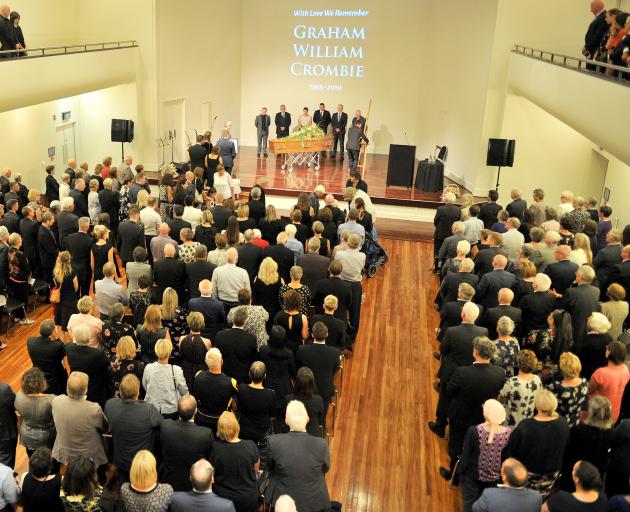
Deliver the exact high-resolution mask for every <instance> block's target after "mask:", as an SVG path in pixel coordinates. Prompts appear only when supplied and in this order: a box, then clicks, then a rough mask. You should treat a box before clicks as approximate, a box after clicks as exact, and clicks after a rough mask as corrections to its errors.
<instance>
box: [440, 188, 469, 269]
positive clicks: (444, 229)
mask: <svg viewBox="0 0 630 512" xmlns="http://www.w3.org/2000/svg"><path fill="white" fill-rule="evenodd" d="M455 200H456V197H455V194H453V193H452V192H447V193H446V194H444V204H443V205H442V206H438V208H437V209H436V210H435V217H433V225H434V226H435V232H434V233H433V257H434V258H435V271H436V272H437V270H438V259H437V258H438V254H439V253H440V251H441V248H442V243H443V242H444V240H446V239H447V238H448V237H449V236H451V235H452V234H454V233H453V230H452V228H453V223H454V222H457V221H459V220H460V219H461V217H462V212H461V210H460V209H459V206H457V205H456V204H454V203H455ZM461 233H462V235H463V233H464V229H463V226H462V230H461ZM440 258H441V256H440Z"/></svg>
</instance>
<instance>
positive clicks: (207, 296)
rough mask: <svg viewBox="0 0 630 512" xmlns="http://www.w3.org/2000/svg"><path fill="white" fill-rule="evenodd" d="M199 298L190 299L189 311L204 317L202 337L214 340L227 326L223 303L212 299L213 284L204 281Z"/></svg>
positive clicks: (201, 284)
mask: <svg viewBox="0 0 630 512" xmlns="http://www.w3.org/2000/svg"><path fill="white" fill-rule="evenodd" d="M199 293H200V296H199V297H195V298H194V299H190V301H189V302H188V309H190V311H191V312H193V311H198V312H199V313H201V314H202V315H203V320H204V326H203V329H201V335H202V336H205V337H206V338H210V339H211V340H214V338H215V337H216V335H217V333H218V332H219V331H220V330H221V329H223V328H224V327H225V326H226V325H227V320H226V318H225V308H224V307H223V303H222V302H221V301H220V300H218V299H215V298H214V297H212V282H211V281H210V280H209V279H204V280H203V281H201V282H200V283H199Z"/></svg>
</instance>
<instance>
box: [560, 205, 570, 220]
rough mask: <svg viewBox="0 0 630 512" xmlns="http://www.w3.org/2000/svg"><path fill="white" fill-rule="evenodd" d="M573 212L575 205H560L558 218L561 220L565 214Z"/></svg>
mask: <svg viewBox="0 0 630 512" xmlns="http://www.w3.org/2000/svg"><path fill="white" fill-rule="evenodd" d="M572 211H573V203H560V204H559V205H558V218H561V217H562V216H563V215H564V214H565V213H569V212H572Z"/></svg>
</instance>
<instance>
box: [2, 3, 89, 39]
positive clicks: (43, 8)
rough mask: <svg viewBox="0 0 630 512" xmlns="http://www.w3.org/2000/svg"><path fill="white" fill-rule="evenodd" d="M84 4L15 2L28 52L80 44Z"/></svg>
mask: <svg viewBox="0 0 630 512" xmlns="http://www.w3.org/2000/svg"><path fill="white" fill-rule="evenodd" d="M79 1H80V0H12V1H11V2H7V3H8V5H9V6H10V7H11V10H13V11H17V12H19V13H20V18H21V19H20V24H21V26H22V32H23V33H24V40H25V41H26V46H27V48H42V47H48V46H58V45H69V44H76V43H79V42H80V41H81V36H80V34H79Z"/></svg>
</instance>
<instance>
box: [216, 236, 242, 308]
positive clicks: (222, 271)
mask: <svg viewBox="0 0 630 512" xmlns="http://www.w3.org/2000/svg"><path fill="white" fill-rule="evenodd" d="M225 256H226V259H227V261H226V263H225V265H221V266H220V267H217V268H215V269H214V272H213V273H212V296H213V297H214V298H215V299H219V300H220V301H221V302H222V303H223V306H224V308H225V314H226V316H227V314H228V313H229V312H230V309H232V308H233V307H236V306H238V291H239V290H240V289H241V288H247V289H248V290H251V286H250V283H249V274H248V273H247V270H245V269H244V268H240V267H237V266H236V262H237V261H238V252H237V251H236V249H235V248H234V247H230V248H229V249H228V250H227V251H226V253H225Z"/></svg>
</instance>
